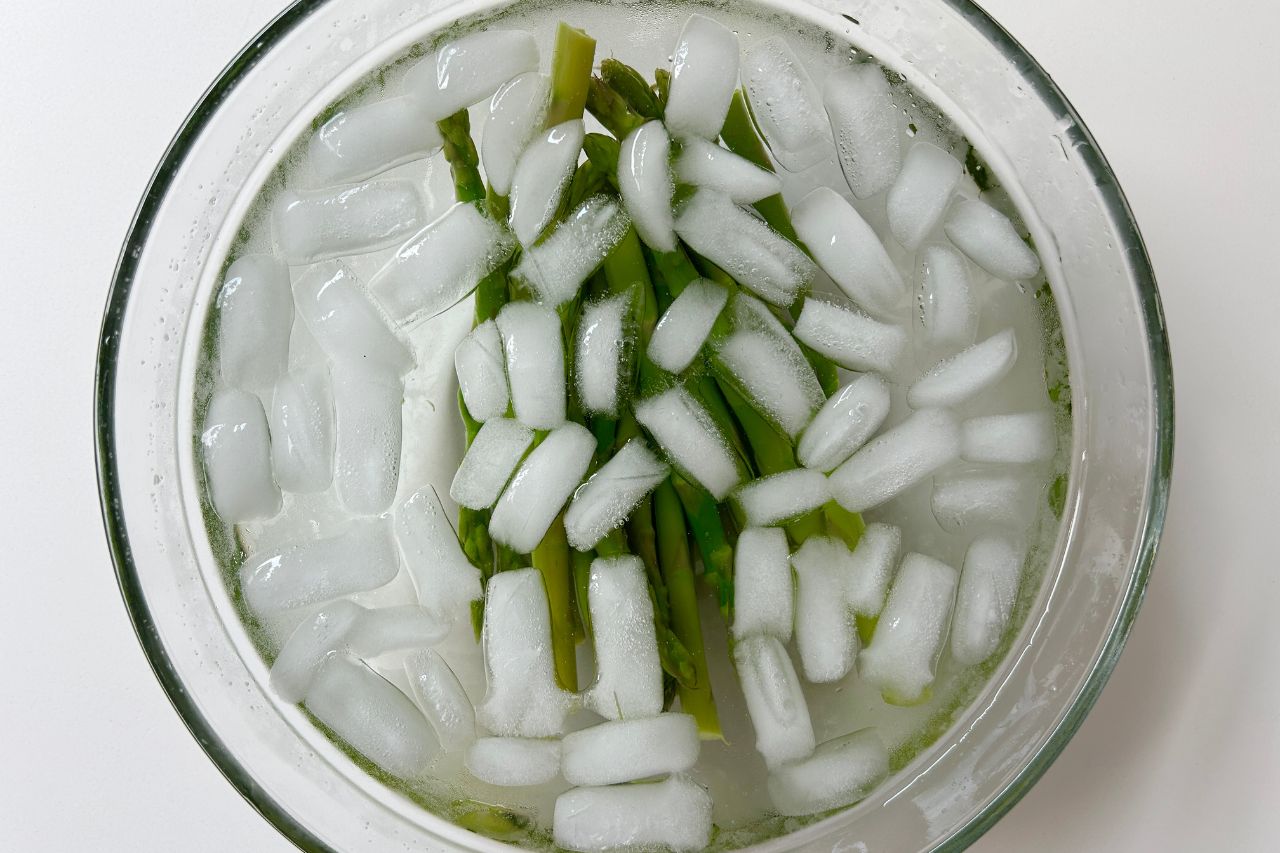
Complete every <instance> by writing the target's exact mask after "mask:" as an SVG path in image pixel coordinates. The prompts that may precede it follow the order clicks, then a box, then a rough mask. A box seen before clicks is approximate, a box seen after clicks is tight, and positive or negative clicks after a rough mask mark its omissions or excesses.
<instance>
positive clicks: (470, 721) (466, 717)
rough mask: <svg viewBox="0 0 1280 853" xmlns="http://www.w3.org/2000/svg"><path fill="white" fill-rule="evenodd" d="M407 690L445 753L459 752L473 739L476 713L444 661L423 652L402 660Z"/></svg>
mask: <svg viewBox="0 0 1280 853" xmlns="http://www.w3.org/2000/svg"><path fill="white" fill-rule="evenodd" d="M404 674H405V676H406V677H407V678H408V679H409V689H410V691H411V692H412V693H413V698H414V699H415V700H416V701H417V703H418V708H419V709H421V710H422V713H423V715H424V716H425V717H426V718H427V722H429V723H430V724H431V728H433V729H435V732H436V737H437V738H438V739H439V740H440V747H441V748H442V749H443V750H444V751H445V752H458V751H460V750H462V749H465V748H466V747H467V746H468V745H469V744H470V743H471V742H472V741H473V740H475V739H476V711H475V708H474V707H472V705H471V700H470V699H468V698H467V693H466V691H465V690H463V689H462V684H461V683H460V682H459V681H458V676H457V675H455V674H454V672H453V670H452V669H450V668H449V665H448V664H447V663H445V660H444V658H442V657H440V655H439V654H438V653H436V652H435V651H433V650H431V649H422V650H421V651H417V652H414V653H413V654H412V655H410V656H408V657H407V658H405V661H404Z"/></svg>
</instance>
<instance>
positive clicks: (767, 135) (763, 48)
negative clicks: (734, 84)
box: [742, 36, 831, 172]
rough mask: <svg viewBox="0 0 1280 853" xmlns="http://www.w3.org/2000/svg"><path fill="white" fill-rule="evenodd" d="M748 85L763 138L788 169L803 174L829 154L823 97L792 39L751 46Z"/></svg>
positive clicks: (745, 56) (745, 64) (746, 54)
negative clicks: (796, 50)
mask: <svg viewBox="0 0 1280 853" xmlns="http://www.w3.org/2000/svg"><path fill="white" fill-rule="evenodd" d="M742 83H743V87H744V88H745V89H746V92H747V101H748V103H750V105H751V114H752V116H753V117H754V118H755V120H756V125H757V126H758V127H759V128H760V134H761V136H763V137H764V141H765V142H766V143H767V144H768V146H769V151H770V152H772V154H773V159H775V160H777V161H778V164H779V165H781V166H782V168H784V169H786V170H787V171H789V172H800V171H803V170H805V169H807V168H809V167H810V166H812V165H814V164H815V163H817V162H818V161H820V160H822V159H823V158H825V157H827V156H828V154H829V153H830V143H831V131H830V127H829V126H828V124H827V117H826V113H825V111H824V110H823V107H822V95H821V93H820V92H819V91H818V87H817V86H815V85H814V83H813V80H812V79H811V78H810V77H809V73H808V72H807V71H805V69H804V64H803V63H802V62H801V61H800V60H799V59H798V58H797V57H796V54H795V51H793V50H792V49H791V46H790V45H789V44H787V41H786V39H784V38H783V37H782V36H770V37H769V38H766V39H762V40H760V41H758V42H756V43H755V44H753V45H751V46H750V47H748V48H746V50H744V51H743V53H742Z"/></svg>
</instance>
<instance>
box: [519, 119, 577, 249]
mask: <svg viewBox="0 0 1280 853" xmlns="http://www.w3.org/2000/svg"><path fill="white" fill-rule="evenodd" d="M585 133H586V131H585V129H584V128H583V124H582V119H572V120H570V121H566V122H563V123H561V124H557V125H556V126H555V127H553V128H551V129H550V130H547V131H545V132H544V133H542V134H540V135H536V136H535V137H534V139H533V141H532V142H530V143H529V145H528V147H526V148H525V149H524V152H523V153H522V154H521V155H520V159H519V160H517V161H516V170H515V173H514V174H513V175H512V178H511V220H510V221H511V230H512V231H514V232H515V235H516V239H518V240H519V241H520V243H521V245H524V246H532V245H533V244H534V243H535V242H537V239H538V237H540V236H541V235H542V232H543V231H545V230H546V229H547V226H548V225H549V224H551V220H552V219H553V218H555V215H556V211H557V210H558V209H559V208H560V199H561V198H563V197H564V194H565V191H566V190H568V189H569V181H570V180H571V179H572V178H573V170H574V169H575V168H577V166H578V155H580V154H581V153H582V138H583V135H584V134H585Z"/></svg>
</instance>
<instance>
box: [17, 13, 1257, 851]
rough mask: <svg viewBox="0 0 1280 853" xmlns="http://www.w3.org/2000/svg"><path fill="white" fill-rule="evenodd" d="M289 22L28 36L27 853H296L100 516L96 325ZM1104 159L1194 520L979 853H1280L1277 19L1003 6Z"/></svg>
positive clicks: (24, 39)
mask: <svg viewBox="0 0 1280 853" xmlns="http://www.w3.org/2000/svg"><path fill="white" fill-rule="evenodd" d="M283 5H285V4H284V2H283V0H186V2H183V3H156V2H152V0H118V2H114V3H84V2H82V3H16V2H15V3H8V4H5V6H4V7H3V9H2V10H0V81H2V84H0V247H2V250H3V258H4V260H3V264H0V348H2V350H0V384H2V386H3V392H4V393H3V400H4V403H3V405H0V448H3V451H4V458H5V462H4V464H3V466H0V519H3V525H2V526H0V530H3V532H4V550H3V554H4V558H3V560H2V561H0V565H3V567H4V570H5V580H6V594H5V595H3V596H0V641H2V642H0V649H3V654H4V660H3V663H2V664H0V671H3V672H6V673H8V675H7V676H5V677H4V686H3V688H0V738H3V744H4V748H3V751H2V755H0V849H3V850H13V851H28V852H29V853H44V851H48V853H54V852H55V851H56V852H57V853H62V851H67V850H75V849H96V850H107V851H116V850H121V851H123V850H128V851H133V853H150V851H157V853H161V851H163V853H168V851H174V850H181V851H184V853H200V851H210V853H213V851H216V852H217V853H222V851H226V850H252V851H270V850H278V851H287V850H290V849H292V848H291V847H290V845H289V844H288V843H287V842H286V841H285V840H284V839H283V838H282V837H281V836H279V835H278V834H276V832H275V830H274V829H272V828H271V826H270V825H268V824H267V823H266V822H265V821H264V820H263V819H262V818H261V817H259V816H258V815H257V814H256V813H255V812H254V811H253V810H252V809H251V808H250V807H249V806H248V805H247V804H246V803H245V802H244V801H242V800H241V799H240V797H239V795H238V794H237V793H236V792H235V791H234V790H233V789H232V788H231V786H230V785H229V784H227V783H226V782H225V781H224V780H223V779H222V777H221V776H220V775H219V774H218V771H217V770H216V769H215V768H214V766H213V765H212V764H211V763H210V762H209V761H208V760H207V759H206V758H205V756H204V754H203V753H202V752H201V751H200V748H199V747H198V746H197V745H196V743H195V741H194V740H193V739H192V738H191V736H190V735H189V734H188V733H187V731H186V730H185V729H184V728H183V725H182V723H181V721H180V720H179V719H178V716H177V715H176V714H175V713H174V712H173V710H172V709H171V708H170V706H169V703H168V701H167V700H166V698H165V696H164V694H163V693H162V692H161V690H160V687H159V685H158V684H157V683H156V681H155V679H154V677H153V676H152V674H151V672H150V669H149V668H148V666H147V663H146V661H145V659H144V658H143V655H142V652H141V649H140V647H139V646H138V644H137V642H136V641H135V639H134V637H133V634H132V631H131V629H130V626H129V622H128V620H127V618H126V616H125V611H124V607H123V605H122V604H121V601H120V597H119V594H118V592H117V589H116V585H115V578H114V575H113V573H112V570H111V566H110V561H109V558H108V555H107V550H106V546H105V544H104V539H103V534H102V528H101V523H100V521H99V514H98V506H97V495H96V487H95V481H94V473H93V433H92V418H91V409H90V400H91V395H92V377H93V365H94V354H95V347H96V343H97V333H98V324H99V319H100V312H101V309H102V305H103V301H104V299H105V296H106V291H107V286H108V282H109V280H110V275H111V271H112V268H113V265H114V263H115V259H116V253H117V251H118V249H119V246H120V243H121V242H122V240H123V237H124V233H125V229H126V228H127V226H128V224H129V221H130V217H131V215H132V213H133V209H134V206H135V204H136V203H137V200H138V198H139V196H140V194H141V193H142V190H143V188H144V187H145V185H146V182H147V179H148V177H149V176H150V174H151V171H152V169H153V167H154V166H155V164H156V162H157V161H158V159H159V157H160V155H161V153H162V152H163V151H164V148H165V146H166V145H167V144H168V142H169V139H170V137H171V136H172V134H173V133H174V131H175V130H176V128H177V127H178V125H179V123H180V122H181V120H182V118H183V117H184V116H185V115H186V113H187V111H188V109H189V108H190V107H191V106H192V104H193V103H194V102H195V101H196V99H197V98H198V97H199V95H200V93H201V92H202V91H203V90H204V88H205V86H206V85H208V83H209V82H210V81H211V80H212V79H213V78H214V76H215V75H216V74H217V73H218V71H219V70H220V69H221V68H222V66H223V65H224V63H225V62H226V61H227V60H228V59H229V58H230V57H231V56H232V55H233V54H234V53H235V52H236V50H237V49H238V48H239V47H240V46H241V45H242V44H243V43H244V42H246V41H247V40H248V39H249V38H250V37H251V36H252V35H253V34H254V33H255V32H257V31H258V29H259V28H260V27H262V26H263V25H264V24H265V23H266V22H267V21H268V20H270V19H271V18H272V17H273V16H274V14H275V13H276V12H277V11H278V9H279V8H280V7H282V6H283ZM985 5H986V6H987V8H988V9H989V10H990V11H991V12H992V13H994V15H995V17H996V18H997V19H998V20H1000V21H1001V22H1002V23H1003V24H1004V25H1005V27H1007V28H1008V29H1009V30H1010V31H1011V32H1012V33H1013V34H1014V36H1015V37H1016V38H1018V39H1019V40H1020V41H1022V42H1023V44H1025V45H1026V46H1027V47H1028V48H1029V49H1030V51H1031V53H1032V54H1034V55H1035V56H1036V57H1038V58H1039V60H1040V61H1041V62H1042V63H1043V64H1044V66H1045V67H1046V68H1047V69H1048V70H1049V72H1050V73H1051V74H1052V75H1053V77H1054V78H1055V79H1056V80H1057V81H1058V83H1059V84H1060V85H1061V86H1062V88H1063V89H1064V90H1065V91H1066V93H1067V95H1068V97H1069V98H1070V99H1071V100H1072V101H1073V102H1074V104H1075V106H1076V107H1077V108H1078V109H1079V111H1080V113H1081V114H1082V115H1083V116H1084V118H1085V120H1086V121H1087V122H1088V124H1089V126H1090V128H1091V129H1092V130H1093V132H1094V134H1095V135H1096V136H1097V138H1098V141H1099V142H1100V144H1101V146H1102V148H1103V150H1104V151H1105V152H1106V154H1107V156H1108V157H1109V159H1110V161H1111V164H1112V165H1113V166H1114V167H1115V170H1116V172H1117V174H1118V175H1119V177H1120V181H1121V184H1122V185H1123V186H1124V188H1125V190H1126V192H1127V193H1128V196H1129V200H1130V201H1131V202H1132V204H1133V207H1134V210H1135V212H1136V214H1137V218H1138V221H1139V223H1140V224H1141V226H1142V229H1143V232H1144V234H1145V236H1146V239H1147V244H1148V246H1149V247H1150V250H1151V254H1152V257H1153V258H1154V261H1155V266H1156V272H1157V274H1158V276H1159V280H1160V285H1161V292H1162V294H1163V297H1164V304H1165V310H1166V312H1167V315H1168V320H1169V327H1170V330H1171V335H1172V340H1173V352H1174V362H1175V373H1176V383H1177V407H1178V421H1177V430H1178V435H1177V447H1178V450H1177V461H1176V475H1175V485H1174V490H1173V498H1172V502H1171V504H1170V510H1169V519H1168V525H1167V528H1166V534H1165V538H1164V543H1163V546H1162V548H1161V552H1160V558H1159V560H1158V562H1157V565H1156V570H1155V574H1154V577H1153V580H1152V583H1151V586H1150V591H1149V594H1148V596H1147V602H1146V604H1145V605H1144V607H1143V610H1142V614H1141V617H1140V618H1139V619H1138V622H1137V627H1136V629H1135V630H1134V633H1133V636H1132V639H1131V640H1130V642H1129V646H1128V649H1127V650H1126V651H1125V653H1124V657H1123V658H1122V659H1121V661H1120V665H1119V667H1118V668H1117V669H1116V672H1115V675H1114V677H1113V678H1112V680H1111V684H1110V685H1109V686H1108V687H1107V689H1106V691H1105V692H1104V693H1103V695H1102V699H1101V701H1100V702H1099V703H1098V705H1097V708H1096V709H1095V710H1094V712H1093V713H1092V715H1091V716H1090V717H1089V719H1088V721H1087V722H1086V723H1085V724H1084V727H1083V728H1082V729H1081V730H1080V733H1079V734H1078V735H1077V736H1076V737H1075V739H1074V740H1073V741H1072V742H1071V744H1070V746H1068V747H1067V749H1066V751H1065V752H1064V753H1063V755H1062V757H1061V758H1060V759H1058V761H1057V763H1056V764H1055V765H1054V766H1053V768H1052V769H1051V770H1049V772H1048V773H1047V774H1046V776H1045V777H1044V779H1043V780H1042V781H1041V782H1040V783H1039V784H1038V785H1037V786H1036V787H1035V789H1034V790H1033V791H1032V792H1031V793H1030V794H1029V795H1028V796H1027V797H1026V799H1025V800H1024V801H1023V802H1022V803H1021V804H1020V805H1018V806H1017V807H1016V808H1015V809H1014V810H1013V811H1012V813H1011V814H1010V815H1009V816H1008V817H1006V818H1005V819H1004V820H1003V821H1002V822H1001V823H1000V824H999V825H998V826H997V827H996V828H995V829H994V830H992V831H991V832H990V833H989V834H988V835H987V836H986V837H985V838H984V839H983V840H982V841H981V842H980V843H979V844H978V845H977V847H976V848H975V849H977V850H982V851H1004V850H1017V851H1021V850H1028V849H1035V850H1037V851H1039V853H1052V851H1078V850H1094V851H1105V850H1125V851H1129V850H1175V851H1176V850H1204V849H1210V850H1264V849H1273V848H1274V847H1275V845H1276V841H1275V839H1276V838H1278V837H1280V808H1276V803H1277V800H1278V798H1280V618H1277V617H1278V616H1280V614H1278V613H1277V611H1278V610H1280V565H1278V561H1277V559H1276V552H1277V549H1280V536H1278V535H1277V533H1276V529H1277V520H1276V515H1277V513H1278V512H1280V487H1278V485H1277V483H1280V429H1277V424H1278V423H1280V403H1278V402H1277V399H1278V395H1280V386H1278V385H1277V382H1276V379H1275V374H1274V365H1275V364H1276V363H1277V362H1280V334H1277V333H1276V331H1275V330H1276V326H1277V318H1278V317H1280V277H1278V276H1277V269H1280V265H1278V264H1277V263H1276V262H1275V260H1274V257H1275V256H1274V254H1273V252H1274V250H1275V248H1276V245H1277V243H1280V205H1278V204H1277V198H1280V165H1278V164H1280V61H1277V58H1276V52H1275V44H1276V40H1275V34H1276V33H1277V32H1280V4H1277V3H1276V2H1275V0H1235V2H1232V3H1216V4H1215V3H1207V4H1206V3H1203V2H1193V0H1060V2H1056V3H1043V2H1037V3H1028V2H1025V0H985Z"/></svg>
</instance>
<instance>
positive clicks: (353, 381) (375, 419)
mask: <svg viewBox="0 0 1280 853" xmlns="http://www.w3.org/2000/svg"><path fill="white" fill-rule="evenodd" d="M403 401H404V386H403V385H402V384H401V382H400V379H399V378H398V377H396V376H395V375H393V374H391V373H389V372H388V371H387V370H385V369H383V368H381V367H378V366H373V367H368V366H365V365H363V364H357V363H351V364H334V365H333V407H334V410H335V411H336V412H337V427H336V429H335V430H334V435H335V440H334V445H335V447H336V452H335V461H334V466H333V479H334V482H335V483H336V484H337V486H338V497H339V498H341V500H342V505H343V506H344V507H346V508H347V509H348V510H350V511H351V512H355V513H362V514H365V515H376V514H377V513H380V512H383V511H385V510H386V509H387V508H388V507H389V506H391V502H392V501H393V500H394V499H395V496H396V487H397V485H399V482H400V449H401V444H402V437H403V436H402V431H403V428H404V425H403V422H402V418H401V404H402V403H403Z"/></svg>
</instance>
